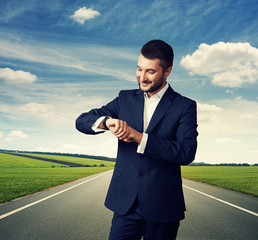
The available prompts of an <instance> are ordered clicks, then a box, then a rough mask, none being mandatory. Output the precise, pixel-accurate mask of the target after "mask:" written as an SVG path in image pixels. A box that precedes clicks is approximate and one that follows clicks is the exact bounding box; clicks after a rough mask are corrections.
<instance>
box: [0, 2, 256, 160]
mask: <svg viewBox="0 0 258 240" xmlns="http://www.w3.org/2000/svg"><path fill="white" fill-rule="evenodd" d="M257 12H258V2H257V0H252V1H251V0H227V1H225V0H217V1H213V0H170V1H168V0H167V1H165V0H149V1H147V0H142V1H136V0H120V1H116V0H109V1H104V0H94V1H93V0H83V1H81V0H78V1H76V0H73V1H72V0H45V1H41V0H19V1H16V0H1V1H0V149H8V150H24V151H46V152H61V153H80V154H89V155H100V156H108V157H115V156H116V150H117V139H116V138H115V137H114V136H113V135H112V134H111V133H109V132H106V133H104V134H99V135H96V136H88V135H85V134H82V133H80V132H78V131H77V130H76V129H75V120H76V118H77V117H78V116H79V115H80V114H81V113H83V112H87V111H89V110H90V109H92V108H99V107H101V106H102V105H105V104H107V103H108V102H109V101H111V100H113V99H114V98H115V97H116V96H117V95H118V93H119V91H120V90H125V89H135V88H138V84H137V81H136V77H135V72H136V66H137V62H138V57H139V53H140V50H141V47H142V45H143V44H145V43H146V42H147V41H149V40H151V39H162V40H164V41H166V42H167V43H169V44H170V45H171V46H172V47H173V49H174V53H175V59H174V66H173V70H172V73H171V75H170V76H169V78H168V82H169V84H170V85H171V87H172V88H173V89H174V90H175V91H177V92H179V93H180V94H181V95H184V96H187V97H189V98H191V99H194V100H195V101H196V102H197V111H198V116H197V117H198V132H199V136H198V150H197V154H196V159H195V162H205V163H212V164H216V163H249V164H254V163H258V124H257V123H258V30H257V26H258V16H257Z"/></svg>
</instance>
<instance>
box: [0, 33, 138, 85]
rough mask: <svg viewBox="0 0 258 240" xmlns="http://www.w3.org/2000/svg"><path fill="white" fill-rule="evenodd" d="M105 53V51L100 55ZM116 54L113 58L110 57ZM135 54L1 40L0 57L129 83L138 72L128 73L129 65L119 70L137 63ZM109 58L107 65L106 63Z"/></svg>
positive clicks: (99, 47) (99, 48)
mask: <svg viewBox="0 0 258 240" xmlns="http://www.w3.org/2000/svg"><path fill="white" fill-rule="evenodd" d="M0 34H1V32H0ZM102 49H103V51H101V50H102ZM111 51H113V53H115V54H114V56H115V57H113V56H112V54H109V53H110V52H111ZM131 52H132V50H131V49H128V50H126V51H124V50H122V49H117V48H112V49H108V48H103V47H101V46H99V45H89V46H85V45H84V46H81V47H76V46H73V45H69V46H64V45H62V46H61V47H60V46H59V45H56V44H50V43H48V44H47V46H45V43H43V42H37V41H30V42H29V44H28V43H27V42H26V43H22V41H19V42H17V41H13V40H12V39H11V38H8V39H7V40H1V39H0V57H3V58H7V59H16V60H22V61H26V62H32V63H40V64H42V63H43V64H47V65H50V66H51V67H55V68H56V67H61V68H62V71H63V72H69V73H71V72H72V70H75V71H76V72H77V73H78V70H79V71H80V73H81V72H82V73H86V74H89V73H90V74H97V75H104V76H111V77H114V78H117V79H121V80H126V81H135V70H133V72H130V71H129V72H128V65H126V67H125V66H123V67H121V66H119V63H120V62H122V61H117V60H119V59H125V56H127V57H126V59H128V60H129V61H131V60H132V59H135V61H137V57H138V56H136V55H134V54H132V53H131ZM107 56H109V60H108V61H106V62H105V61H104V59H107Z"/></svg>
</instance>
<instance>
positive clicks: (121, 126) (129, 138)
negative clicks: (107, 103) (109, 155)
mask: <svg viewBox="0 0 258 240" xmlns="http://www.w3.org/2000/svg"><path fill="white" fill-rule="evenodd" d="M101 125H103V122H102V123H101ZM106 126H107V127H108V129H109V130H110V132H111V133H113V134H114V135H115V136H116V137H117V138H118V139H120V140H123V141H124V142H128V143H129V142H137V143H138V144H140V142H141V140H142V134H141V133H140V132H138V131H136V130H135V129H133V128H131V127H130V126H129V125H128V124H127V123H126V122H125V121H123V120H119V119H115V118H109V119H107V121H106Z"/></svg>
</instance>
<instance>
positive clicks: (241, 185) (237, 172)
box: [182, 166, 258, 196]
mask: <svg viewBox="0 0 258 240" xmlns="http://www.w3.org/2000/svg"><path fill="white" fill-rule="evenodd" d="M182 176H183V177H184V178H188V179H192V180H196V181H199V182H204V183H209V184H212V185H216V186H220V187H224V188H228V189H232V190H236V191H240V192H244V193H249V194H252V195H255V196H258V167H255V166H249V167H248V166H246V167H238V166H236V167H233V166H232V167H231V166H183V167H182Z"/></svg>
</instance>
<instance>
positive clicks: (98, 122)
mask: <svg viewBox="0 0 258 240" xmlns="http://www.w3.org/2000/svg"><path fill="white" fill-rule="evenodd" d="M104 118H105V116H103V117H100V118H98V119H97V120H96V122H95V123H94V124H93V125H92V127H91V129H92V130H93V131H94V132H103V131H105V129H102V128H99V124H100V123H101V122H102V121H103V119H104Z"/></svg>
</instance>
